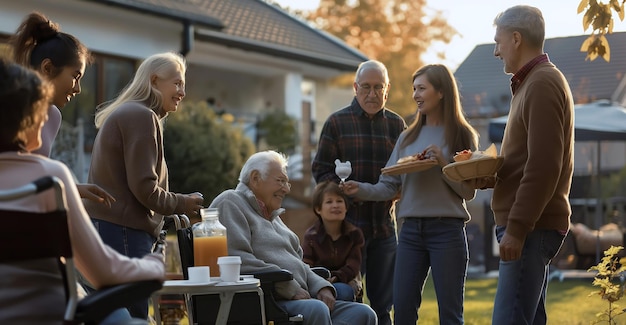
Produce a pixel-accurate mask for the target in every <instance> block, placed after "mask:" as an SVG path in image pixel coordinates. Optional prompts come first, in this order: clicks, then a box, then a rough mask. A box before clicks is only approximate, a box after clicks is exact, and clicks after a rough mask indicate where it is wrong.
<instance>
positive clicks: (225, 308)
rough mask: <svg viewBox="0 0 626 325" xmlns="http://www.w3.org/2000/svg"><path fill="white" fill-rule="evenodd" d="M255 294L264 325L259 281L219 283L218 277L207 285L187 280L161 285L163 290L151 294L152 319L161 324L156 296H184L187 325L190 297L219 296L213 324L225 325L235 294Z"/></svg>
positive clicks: (251, 278)
mask: <svg viewBox="0 0 626 325" xmlns="http://www.w3.org/2000/svg"><path fill="white" fill-rule="evenodd" d="M239 292H257V293H258V294H259V303H260V305H261V320H262V321H263V322H262V323H263V324H265V322H266V320H265V303H264V300H263V290H262V289H261V283H260V281H259V279H256V278H253V277H242V278H241V280H240V281H238V282H221V280H220V278H219V277H216V278H214V277H212V278H211V282H209V283H193V282H190V281H188V280H171V281H165V282H164V283H163V288H161V290H159V291H156V292H155V293H153V294H152V306H153V307H154V318H155V320H156V323H157V324H158V325H160V324H161V313H160V312H159V301H158V296H160V295H164V294H182V295H184V296H185V304H186V306H187V313H188V318H189V323H190V324H191V322H192V320H193V315H192V310H193V308H192V306H191V297H192V296H194V295H206V294H219V295H220V309H219V311H218V312H217V319H216V320H215V324H217V325H225V324H226V322H227V321H228V315H229V314H230V307H231V305H232V303H233V297H234V296H235V293H239Z"/></svg>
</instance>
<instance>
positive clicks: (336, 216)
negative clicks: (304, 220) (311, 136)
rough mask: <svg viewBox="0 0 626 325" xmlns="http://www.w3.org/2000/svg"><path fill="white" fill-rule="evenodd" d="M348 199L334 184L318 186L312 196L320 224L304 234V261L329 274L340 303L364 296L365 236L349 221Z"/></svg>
mask: <svg viewBox="0 0 626 325" xmlns="http://www.w3.org/2000/svg"><path fill="white" fill-rule="evenodd" d="M346 211H348V197H347V196H346V195H345V194H344V193H343V191H342V190H341V189H340V188H339V185H338V184H337V183H335V182H333V181H325V182H322V183H320V184H318V185H317V186H316V187H315V191H314V192H313V212H315V215H316V216H317V218H318V220H317V222H316V223H315V224H314V225H313V226H311V227H310V228H309V229H308V230H307V231H306V233H305V234H304V242H303V243H302V250H303V252H304V257H303V260H304V262H305V263H307V264H309V265H310V266H312V267H313V266H323V267H325V268H327V269H329V270H330V275H331V277H330V279H328V281H329V282H330V283H332V284H333V286H334V287H335V289H336V290H337V299H338V300H346V301H355V300H356V299H357V298H360V296H361V294H362V288H363V286H362V283H361V276H360V269H361V249H363V245H364V244H365V239H364V238H363V232H362V231H361V229H359V228H357V227H355V226H354V225H353V224H351V223H350V222H348V221H346V220H345V218H346Z"/></svg>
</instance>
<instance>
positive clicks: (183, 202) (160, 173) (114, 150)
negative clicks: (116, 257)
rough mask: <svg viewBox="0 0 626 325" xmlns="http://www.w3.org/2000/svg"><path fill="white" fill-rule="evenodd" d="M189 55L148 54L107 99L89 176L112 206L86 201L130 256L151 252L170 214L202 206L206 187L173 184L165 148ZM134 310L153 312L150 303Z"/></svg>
mask: <svg viewBox="0 0 626 325" xmlns="http://www.w3.org/2000/svg"><path fill="white" fill-rule="evenodd" d="M185 71H186V63H185V61H184V59H183V58H182V57H181V56H180V55H178V54H176V53H169V52H168V53H160V54H155V55H152V56H150V57H148V58H147V59H145V60H144V61H143V62H142V63H141V65H140V66H139V68H138V69H137V72H136V74H135V77H134V78H133V80H131V82H130V83H129V84H128V85H127V86H126V88H124V90H123V91H122V92H121V94H120V95H119V97H117V98H116V99H114V100H112V101H110V102H107V103H104V104H102V105H100V106H99V107H98V109H97V112H96V117H95V124H96V127H97V128H98V129H99V131H98V135H97V137H96V140H95V143H94V148H93V152H92V159H91V167H90V170H89V182H91V183H94V184H97V185H99V186H101V187H102V188H104V189H105V190H106V191H108V192H109V193H111V194H112V195H113V196H114V197H115V198H116V199H117V201H115V202H114V203H113V204H112V205H111V208H108V207H105V206H103V205H101V204H93V203H91V202H88V201H85V207H86V208H87V211H89V215H90V216H91V218H92V221H93V223H94V225H95V226H96V228H97V229H98V232H99V233H100V236H101V237H102V240H103V241H104V242H105V243H107V244H108V245H110V246H111V247H113V248H114V249H116V250H117V251H118V252H120V253H122V254H124V255H127V256H129V257H141V256H144V255H146V254H149V253H150V252H151V250H152V246H153V244H154V242H155V241H156V239H157V238H158V234H159V232H160V230H161V228H162V226H163V216H164V215H170V214H175V213H176V214H186V215H189V216H195V215H197V214H198V211H199V209H200V208H202V202H203V199H202V195H201V194H199V193H192V194H180V193H173V192H170V191H169V189H168V171H167V165H166V163H165V157H164V154H163V131H162V127H163V126H162V121H163V119H164V118H165V117H166V116H167V115H168V114H169V113H171V112H175V111H176V110H177V109H178V105H179V104H180V101H181V100H182V99H183V98H184V97H185ZM129 310H130V312H131V315H133V316H134V317H142V318H146V317H147V315H148V302H147V301H143V302H141V304H138V305H136V306H130V307H129Z"/></svg>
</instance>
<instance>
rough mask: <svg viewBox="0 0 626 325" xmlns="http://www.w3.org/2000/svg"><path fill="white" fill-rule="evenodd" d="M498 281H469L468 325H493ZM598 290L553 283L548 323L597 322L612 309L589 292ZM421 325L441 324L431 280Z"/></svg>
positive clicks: (587, 282) (587, 285)
mask: <svg viewBox="0 0 626 325" xmlns="http://www.w3.org/2000/svg"><path fill="white" fill-rule="evenodd" d="M497 281H498V280H497V279H468V280H467V282H466V288H465V324H467V325H490V324H491V312H492V310H493V297H494V295H495V291H496V284H497ZM596 288H597V287H594V286H592V285H591V279H584V280H582V279H581V280H579V279H576V280H565V281H563V282H558V281H552V282H550V284H549V286H548V296H547V308H548V323H549V324H551V325H556V324H563V325H565V324H567V325H578V324H585V325H587V324H590V323H591V322H592V321H593V320H595V314H596V313H598V312H601V311H603V310H604V309H606V308H607V306H608V304H607V303H606V302H605V301H602V300H601V299H600V297H599V296H597V295H594V296H591V297H589V293H591V292H593V291H596ZM622 304H624V303H622ZM621 317H624V318H621ZM617 320H618V324H626V315H624V316H620V317H618V318H617ZM419 324H420V325H430V324H437V325H438V324H439V317H438V311H437V299H436V297H435V291H434V288H433V286H432V282H431V281H428V283H427V284H426V287H425V290H424V302H423V303H422V306H421V308H420V310H419Z"/></svg>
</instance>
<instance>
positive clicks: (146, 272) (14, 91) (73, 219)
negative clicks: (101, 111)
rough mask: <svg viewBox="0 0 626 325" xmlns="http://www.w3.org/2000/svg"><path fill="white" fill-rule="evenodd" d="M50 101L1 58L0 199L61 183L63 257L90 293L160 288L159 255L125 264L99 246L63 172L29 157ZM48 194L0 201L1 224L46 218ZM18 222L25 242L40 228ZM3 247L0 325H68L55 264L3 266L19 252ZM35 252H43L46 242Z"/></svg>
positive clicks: (51, 201)
mask: <svg viewBox="0 0 626 325" xmlns="http://www.w3.org/2000/svg"><path fill="white" fill-rule="evenodd" d="M61 73H66V72H64V71H62V72H61ZM51 96H52V88H51V86H50V85H49V84H48V83H47V82H46V81H44V80H43V79H42V78H41V77H40V76H39V75H38V74H37V73H36V72H34V71H32V70H29V69H27V68H24V67H21V66H19V65H17V64H14V63H8V62H6V61H4V60H1V59H0V179H1V180H2V181H1V182H0V192H2V191H5V192H6V191H10V190H11V189H14V188H19V187H21V186H23V185H25V184H27V183H29V182H31V181H34V180H36V179H39V178H41V177H44V176H53V177H54V178H55V179H60V180H61V181H62V183H63V184H64V192H65V200H66V204H65V205H66V206H67V207H66V210H65V213H66V215H67V216H66V217H67V220H66V221H64V222H66V223H67V227H64V229H69V230H68V231H66V233H69V238H70V242H71V253H70V254H69V255H70V256H72V259H71V260H72V261H73V262H75V265H76V268H77V269H78V271H80V272H81V274H82V275H83V276H84V277H85V278H86V279H87V280H88V281H89V282H90V283H91V284H93V285H94V286H95V287H96V288H104V287H111V286H114V285H118V284H122V283H129V282H137V281H142V280H156V281H148V282H150V283H156V285H157V286H160V285H161V282H162V281H163V280H164V278H165V270H164V256H163V253H158V254H150V255H148V256H146V257H144V258H142V259H131V258H128V257H126V256H123V255H121V254H118V253H117V252H115V251H114V250H113V249H111V248H110V247H108V246H106V245H104V244H103V242H102V240H101V239H100V237H99V236H98V233H97V232H96V230H95V228H94V227H93V225H92V223H91V221H90V219H89V216H88V215H87V212H86V211H85V209H84V207H83V204H82V202H81V199H80V196H79V194H78V190H77V188H76V184H75V182H74V179H73V177H72V174H71V173H70V171H69V169H68V168H67V167H66V166H65V165H64V164H62V163H61V162H58V161H55V160H52V159H49V158H46V157H44V156H41V155H37V154H31V153H29V152H30V151H31V150H34V149H37V148H38V147H39V146H41V128H42V126H43V124H44V122H45V121H46V119H47V110H48V105H49V103H50V98H51ZM59 188H61V187H59ZM33 193H34V192H33ZM54 194H55V193H53V192H52V191H43V192H41V193H40V194H38V195H37V196H34V195H33V196H30V197H26V198H19V199H12V200H10V201H0V210H3V211H4V212H5V213H4V214H3V216H7V215H8V216H9V217H8V219H10V213H11V212H14V211H19V212H35V213H45V212H48V211H50V210H54V209H55V207H56V203H55V202H56V197H55V195H54ZM61 202H62V200H61ZM59 208H60V209H61V208H63V207H59ZM7 212H8V213H9V214H7ZM64 220H65V218H64ZM20 222H21V224H22V225H23V227H22V229H13V230H12V231H13V232H18V233H22V235H25V233H28V232H29V228H31V229H32V227H33V225H34V224H35V223H38V222H41V221H38V220H21V221H20ZM29 223H30V227H29ZM22 235H20V236H22ZM59 236H60V234H59ZM51 237H52V236H51ZM57 238H58V237H57ZM5 240H7V241H8V240H9V238H7V237H2V238H0V242H2V243H3V245H2V246H3V247H2V248H0V250H1V254H0V255H1V256H2V261H0V275H1V276H0V324H61V323H62V322H63V321H64V319H65V321H66V323H72V322H69V321H71V320H73V317H74V315H71V314H69V315H68V312H67V311H65V309H66V299H67V297H66V292H65V291H66V290H68V289H67V288H69V287H75V286H73V285H68V284H67V283H64V275H63V274H62V272H60V270H59V259H58V258H57V260H56V261H54V260H53V258H49V259H43V260H42V259H39V260H31V261H16V260H15V259H11V258H9V259H7V258H5V257H6V256H10V255H11V254H10V252H7V251H9V250H17V251H19V250H20V247H9V245H8V244H7V242H5ZM59 240H60V239H59ZM38 245H40V246H39V247H44V246H46V245H50V243H49V242H48V243H46V242H42V243H39V244H38ZM32 246H34V245H32ZM35 248H36V247H35ZM22 249H24V248H22ZM13 255H15V254H13ZM18 259H19V256H18ZM63 270H65V271H67V270H68V269H63ZM70 270H72V271H73V269H71V268H70ZM67 273H69V272H67ZM68 282H70V283H75V282H71V281H68ZM66 285H67V287H66ZM156 289H158V288H155V289H152V290H156ZM102 291H105V290H102ZM96 293H98V292H96ZM94 295H95V294H94ZM90 298H92V297H90ZM87 300H93V299H87ZM83 301H85V300H83ZM80 307H81V305H80V303H79V307H78V309H77V310H76V312H78V311H80V310H81V309H80ZM115 308H119V307H115ZM105 317H106V315H105ZM130 323H132V322H130Z"/></svg>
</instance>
